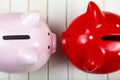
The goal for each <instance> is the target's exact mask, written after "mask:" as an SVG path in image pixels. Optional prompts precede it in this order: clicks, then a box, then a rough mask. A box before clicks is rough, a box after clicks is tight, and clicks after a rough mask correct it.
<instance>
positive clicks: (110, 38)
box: [101, 35, 120, 41]
mask: <svg viewBox="0 0 120 80" xmlns="http://www.w3.org/2000/svg"><path fill="white" fill-rule="evenodd" d="M101 39H102V40H103V41H120V35H108V36H102V37H101Z"/></svg>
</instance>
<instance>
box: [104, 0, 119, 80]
mask: <svg viewBox="0 0 120 80" xmlns="http://www.w3.org/2000/svg"><path fill="white" fill-rule="evenodd" d="M104 5H105V11H109V12H113V13H115V14H118V15H120V0H115V1H114V0H105V1H104ZM108 78H109V80H120V71H118V72H115V73H111V74H109V75H108Z"/></svg>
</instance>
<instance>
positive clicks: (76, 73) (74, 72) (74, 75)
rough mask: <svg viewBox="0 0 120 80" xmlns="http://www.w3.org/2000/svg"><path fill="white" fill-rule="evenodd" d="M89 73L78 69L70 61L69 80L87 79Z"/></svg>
mask: <svg viewBox="0 0 120 80" xmlns="http://www.w3.org/2000/svg"><path fill="white" fill-rule="evenodd" d="M87 79H88V78H87V73H85V72H83V71H81V70H79V69H77V68H76V67H74V66H73V65H72V64H71V63H69V80H87Z"/></svg>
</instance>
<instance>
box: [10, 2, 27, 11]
mask: <svg viewBox="0 0 120 80" xmlns="http://www.w3.org/2000/svg"><path fill="white" fill-rule="evenodd" d="M10 7H11V12H26V11H28V0H11V6H10Z"/></svg>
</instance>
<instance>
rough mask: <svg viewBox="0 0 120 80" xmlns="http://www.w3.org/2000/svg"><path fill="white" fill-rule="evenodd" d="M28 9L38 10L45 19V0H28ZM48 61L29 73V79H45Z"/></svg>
mask: <svg viewBox="0 0 120 80" xmlns="http://www.w3.org/2000/svg"><path fill="white" fill-rule="evenodd" d="M29 10H30V11H39V12H40V15H41V18H42V19H44V20H45V21H47V0H30V2H29ZM47 72H48V63H47V64H45V65H44V66H43V67H42V68H40V69H39V70H37V71H35V72H32V73H30V75H29V80H47V79H48V77H47V76H48V73H47Z"/></svg>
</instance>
